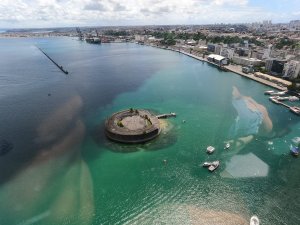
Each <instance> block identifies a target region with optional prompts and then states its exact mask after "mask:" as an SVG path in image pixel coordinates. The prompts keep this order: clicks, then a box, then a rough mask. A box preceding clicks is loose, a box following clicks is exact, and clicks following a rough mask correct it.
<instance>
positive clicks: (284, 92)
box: [270, 91, 287, 96]
mask: <svg viewBox="0 0 300 225" xmlns="http://www.w3.org/2000/svg"><path fill="white" fill-rule="evenodd" d="M286 93H287V91H279V92H272V93H271V94H270V95H277V96H282V95H285V94H286Z"/></svg>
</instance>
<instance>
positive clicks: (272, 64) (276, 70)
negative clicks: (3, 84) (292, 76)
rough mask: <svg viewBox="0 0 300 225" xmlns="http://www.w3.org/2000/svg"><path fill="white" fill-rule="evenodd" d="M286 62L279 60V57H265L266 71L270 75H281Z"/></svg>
mask: <svg viewBox="0 0 300 225" xmlns="http://www.w3.org/2000/svg"><path fill="white" fill-rule="evenodd" d="M286 62H287V61H286V60H280V59H267V60H266V70H267V72H268V73H270V74H272V75H275V76H281V75H282V72H283V67H284V64H285V63H286Z"/></svg>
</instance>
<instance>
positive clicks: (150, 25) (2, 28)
mask: <svg viewBox="0 0 300 225" xmlns="http://www.w3.org/2000/svg"><path fill="white" fill-rule="evenodd" d="M299 20H300V19H299ZM291 21H294V20H289V21H282V22H277V23H275V22H273V21H271V23H272V24H273V25H275V24H288V23H290V22H291ZM253 23H263V21H250V22H246V23H203V24H200V23H199V24H144V25H134V24H128V25H88V24H87V25H83V26H77V25H73V26H52V27H51V26H49V27H10V28H6V27H0V30H2V31H3V30H5V31H8V30H31V29H32V30H40V29H66V28H76V27H79V28H100V27H155V26H214V25H225V26H229V25H234V26H236V25H249V24H253Z"/></svg>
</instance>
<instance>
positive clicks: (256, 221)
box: [250, 216, 259, 225]
mask: <svg viewBox="0 0 300 225" xmlns="http://www.w3.org/2000/svg"><path fill="white" fill-rule="evenodd" d="M250 225H259V219H258V217H257V216H252V217H251V219H250Z"/></svg>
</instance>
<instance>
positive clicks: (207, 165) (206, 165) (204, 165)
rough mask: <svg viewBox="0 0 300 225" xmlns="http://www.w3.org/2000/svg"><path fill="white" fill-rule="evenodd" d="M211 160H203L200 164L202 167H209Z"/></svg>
mask: <svg viewBox="0 0 300 225" xmlns="http://www.w3.org/2000/svg"><path fill="white" fill-rule="evenodd" d="M211 164H212V163H211V162H204V163H203V164H202V166H203V167H209V166H211Z"/></svg>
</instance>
